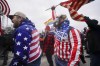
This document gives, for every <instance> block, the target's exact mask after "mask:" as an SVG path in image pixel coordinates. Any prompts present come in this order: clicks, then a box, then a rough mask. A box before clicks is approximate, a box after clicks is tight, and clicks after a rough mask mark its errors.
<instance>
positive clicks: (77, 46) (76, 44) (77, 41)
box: [68, 29, 81, 66]
mask: <svg viewBox="0 0 100 66" xmlns="http://www.w3.org/2000/svg"><path fill="white" fill-rule="evenodd" d="M69 34H70V36H69V39H70V45H71V49H70V58H69V62H68V66H76V65H77V63H78V61H79V60H80V54H81V37H80V33H79V31H78V30H76V29H72V30H70V33H69Z"/></svg>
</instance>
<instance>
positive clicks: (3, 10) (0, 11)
mask: <svg viewBox="0 0 100 66" xmlns="http://www.w3.org/2000/svg"><path fill="white" fill-rule="evenodd" d="M9 13H10V8H9V5H8V3H7V1H6V0H0V35H1V34H2V29H1V15H9Z"/></svg>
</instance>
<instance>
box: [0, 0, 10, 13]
mask: <svg viewBox="0 0 100 66" xmlns="http://www.w3.org/2000/svg"><path fill="white" fill-rule="evenodd" d="M0 9H1V12H2V13H3V14H4V15H8V14H9V13H10V8H9V5H8V3H7V1H6V0H0Z"/></svg>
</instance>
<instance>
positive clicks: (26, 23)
mask: <svg viewBox="0 0 100 66" xmlns="http://www.w3.org/2000/svg"><path fill="white" fill-rule="evenodd" d="M21 25H31V26H33V27H35V24H34V23H33V22H31V21H30V20H29V19H24V20H23V21H22V23H21V24H20V26H21Z"/></svg>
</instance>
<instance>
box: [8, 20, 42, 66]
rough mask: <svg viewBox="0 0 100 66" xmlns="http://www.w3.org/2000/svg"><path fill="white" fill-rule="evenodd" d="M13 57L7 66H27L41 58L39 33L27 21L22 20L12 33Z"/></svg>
mask: <svg viewBox="0 0 100 66" xmlns="http://www.w3.org/2000/svg"><path fill="white" fill-rule="evenodd" d="M13 40H14V44H13V53H14V57H13V60H12V62H11V63H10V65H9V66H27V64H28V63H31V62H33V61H35V60H37V59H38V58H39V57H40V56H41V53H42V51H41V48H40V45H39V43H40V42H39V33H38V31H37V29H36V28H35V25H34V24H33V23H32V22H31V21H30V20H28V19H25V20H23V22H22V23H21V24H20V26H19V27H18V28H17V29H16V30H15V32H14V37H13Z"/></svg>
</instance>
